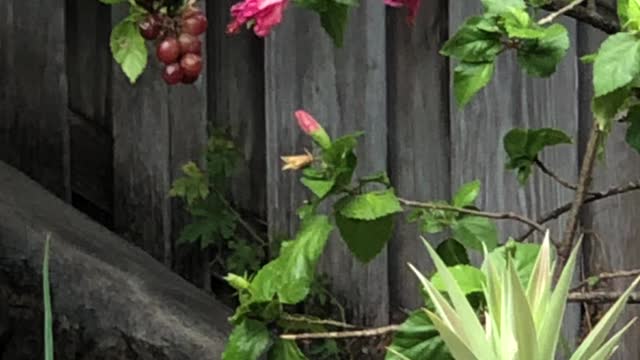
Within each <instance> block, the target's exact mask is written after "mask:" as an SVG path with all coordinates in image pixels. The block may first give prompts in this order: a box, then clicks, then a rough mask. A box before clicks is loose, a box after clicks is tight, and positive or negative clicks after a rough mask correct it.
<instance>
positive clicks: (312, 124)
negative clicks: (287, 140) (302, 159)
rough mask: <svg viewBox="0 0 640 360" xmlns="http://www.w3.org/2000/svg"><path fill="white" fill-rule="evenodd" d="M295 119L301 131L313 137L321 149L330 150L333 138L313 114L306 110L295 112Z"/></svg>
mask: <svg viewBox="0 0 640 360" xmlns="http://www.w3.org/2000/svg"><path fill="white" fill-rule="evenodd" d="M295 117H296V119H297V120H298V126H300V129H302V131H304V132H305V134H307V135H309V136H311V138H312V139H313V140H314V141H315V142H316V143H317V144H318V145H320V147H321V148H323V149H328V148H329V147H331V138H329V135H328V134H327V132H326V131H325V130H324V129H323V128H322V126H320V124H319V123H318V122H317V121H316V119H314V118H313V116H311V114H309V113H308V112H306V111H304V110H298V111H296V112H295Z"/></svg>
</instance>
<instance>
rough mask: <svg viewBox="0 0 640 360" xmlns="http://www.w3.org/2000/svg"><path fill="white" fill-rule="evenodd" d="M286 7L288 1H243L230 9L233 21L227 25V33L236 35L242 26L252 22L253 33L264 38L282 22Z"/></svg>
mask: <svg viewBox="0 0 640 360" xmlns="http://www.w3.org/2000/svg"><path fill="white" fill-rule="evenodd" d="M287 5H289V0H243V1H241V2H239V3H237V4H235V5H233V6H232V7H231V15H232V16H233V21H231V23H229V25H227V33H228V34H235V33H238V32H239V31H240V27H241V26H242V25H244V24H246V23H247V22H249V21H253V22H254V23H253V32H255V33H256V35H258V36H260V37H265V36H267V35H269V32H271V28H272V27H274V26H276V25H278V24H279V23H280V22H281V21H282V13H283V12H284V10H285V9H286V7H287Z"/></svg>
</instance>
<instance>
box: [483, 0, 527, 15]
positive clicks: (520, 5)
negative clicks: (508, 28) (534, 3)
mask: <svg viewBox="0 0 640 360" xmlns="http://www.w3.org/2000/svg"><path fill="white" fill-rule="evenodd" d="M482 4H483V5H484V8H485V11H486V12H488V13H496V14H502V13H504V12H507V11H510V10H512V9H525V8H526V7H527V5H526V4H525V3H524V0H482Z"/></svg>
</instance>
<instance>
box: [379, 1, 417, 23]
mask: <svg viewBox="0 0 640 360" xmlns="http://www.w3.org/2000/svg"><path fill="white" fill-rule="evenodd" d="M384 3H385V4H387V5H389V6H393V7H402V6H406V7H407V9H409V15H407V21H409V23H411V24H413V23H414V22H415V20H416V15H417V14H418V8H420V0H384Z"/></svg>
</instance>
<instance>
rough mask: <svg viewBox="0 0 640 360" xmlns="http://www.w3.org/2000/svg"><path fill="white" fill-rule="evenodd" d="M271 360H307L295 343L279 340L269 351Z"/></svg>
mask: <svg viewBox="0 0 640 360" xmlns="http://www.w3.org/2000/svg"><path fill="white" fill-rule="evenodd" d="M269 360H307V357H306V356H304V354H303V353H302V351H300V348H299V347H298V345H297V344H296V342H295V341H291V340H278V341H277V342H276V344H275V345H274V346H273V347H272V348H271V350H270V351H269Z"/></svg>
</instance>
